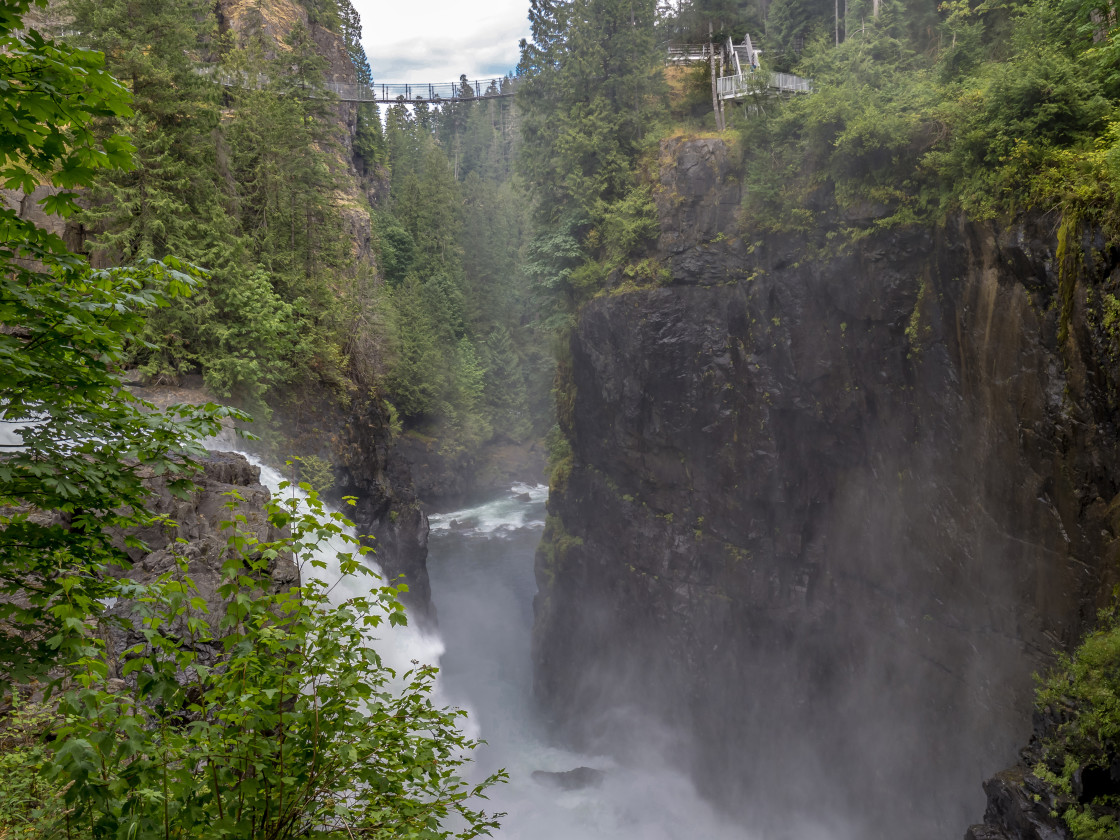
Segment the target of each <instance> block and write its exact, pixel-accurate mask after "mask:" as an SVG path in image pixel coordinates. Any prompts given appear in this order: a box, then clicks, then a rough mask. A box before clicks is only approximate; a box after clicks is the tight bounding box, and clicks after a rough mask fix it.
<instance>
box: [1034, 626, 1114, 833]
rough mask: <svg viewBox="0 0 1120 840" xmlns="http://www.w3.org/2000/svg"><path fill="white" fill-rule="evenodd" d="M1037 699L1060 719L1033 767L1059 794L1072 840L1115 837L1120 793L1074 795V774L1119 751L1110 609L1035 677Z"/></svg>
mask: <svg viewBox="0 0 1120 840" xmlns="http://www.w3.org/2000/svg"><path fill="white" fill-rule="evenodd" d="M1036 703H1037V705H1038V707H1039V708H1045V709H1048V710H1049V713H1051V714H1055V715H1057V716H1058V719H1059V720H1060V721H1061V722H1060V724H1059V726H1058V727H1057V728H1056V730H1055V731H1054V733H1053V734H1052V736H1051V737H1050V738H1048V739H1047V740H1046V741H1045V742H1044V743H1043V745H1042V746H1043V760H1042V762H1041V763H1040V764H1039V765H1038V766H1037V767H1035V768H1034V772H1035V774H1036V775H1037V776H1039V777H1040V778H1042V779H1044V780H1045V781H1047V782H1048V783H1049V784H1050V785H1052V786H1053V787H1054V789H1055V790H1056V792H1057V793H1058V795H1059V797H1060V799H1059V803H1060V804H1059V807H1060V808H1061V809H1062V812H1063V817H1064V819H1065V821H1066V824H1067V825H1068V826H1069V827H1070V831H1071V832H1072V833H1073V836H1074V837H1075V838H1077V840H1101V838H1113V837H1116V836H1117V817H1118V816H1120V797H1116V796H1112V795H1104V796H1097V797H1094V798H1093V799H1092V800H1090V801H1079V800H1078V799H1077V798H1075V797H1074V795H1073V794H1074V787H1073V784H1074V778H1075V776H1078V777H1079V775H1080V773H1081V772H1082V771H1083V770H1085V769H1086V768H1105V769H1106V770H1107V768H1108V767H1110V766H1112V763H1113V762H1114V761H1115V760H1116V757H1117V756H1118V755H1120V624H1118V623H1117V616H1116V614H1115V612H1110V613H1102V615H1101V629H1099V630H1097V631H1095V632H1093V633H1091V634H1089V636H1087V637H1086V638H1085V640H1084V641H1083V642H1082V643H1081V645H1080V646H1079V647H1078V648H1077V650H1076V651H1075V652H1074V654H1073V655H1072V656H1070V655H1066V654H1061V655H1059V657H1058V662H1057V665H1056V666H1055V667H1054V669H1053V670H1052V671H1051V672H1050V673H1049V674H1048V675H1047V676H1046V677H1045V678H1043V679H1040V680H1039V686H1038V691H1037V698H1036Z"/></svg>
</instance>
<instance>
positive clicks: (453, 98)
mask: <svg viewBox="0 0 1120 840" xmlns="http://www.w3.org/2000/svg"><path fill="white" fill-rule="evenodd" d="M199 72H200V74H201V75H205V76H209V77H211V78H213V79H214V81H216V82H217V83H218V84H220V85H221V86H222V87H227V88H248V89H252V90H261V89H263V88H265V87H267V86H268V83H269V80H268V78H267V77H266V76H264V75H262V74H259V73H238V72H216V71H215V70H213V69H211V68H202V69H200V71H199ZM308 91H309V92H310V94H311V95H312V97H314V96H315V94H316V93H317V92H320V91H321V92H322V93H321V94H320V95H321V96H323V97H324V98H328V97H329V98H337V99H338V100H339V101H341V102H353V103H362V102H377V103H382V104H387V105H395V104H397V103H398V102H404V103H405V104H408V105H415V104H417V103H418V102H427V103H431V104H437V103H438V104H446V103H448V102H468V101H473V100H475V99H494V98H502V97H510V96H513V93H514V81H513V79H511V78H509V77H505V76H502V77H498V78H495V79H474V80H473V81H472V80H469V79H466V78H461V79H460V80H459V81H458V82H444V83H428V82H411V83H394V82H386V83H383V84H369V85H363V84H349V83H346V82H324V83H323V84H321V85H317V86H315V87H314V88H308Z"/></svg>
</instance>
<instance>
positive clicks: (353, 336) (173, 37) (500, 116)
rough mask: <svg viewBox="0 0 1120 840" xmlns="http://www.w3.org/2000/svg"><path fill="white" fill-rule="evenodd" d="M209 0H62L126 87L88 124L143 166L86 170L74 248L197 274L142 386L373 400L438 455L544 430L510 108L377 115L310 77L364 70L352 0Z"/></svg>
mask: <svg viewBox="0 0 1120 840" xmlns="http://www.w3.org/2000/svg"><path fill="white" fill-rule="evenodd" d="M219 6H220V7H221V8H219V9H218V10H217V12H216V11H215V8H214V7H213V4H209V5H207V4H200V3H193V2H192V3H182V4H172V5H168V4H163V3H155V2H141V3H124V2H108V3H102V2H92V0H66V2H65V9H66V10H67V12H68V14H70V15H71V16H72V19H73V27H74V28H75V29H77V30H78V32H80V33H81V35H79V36H75V37H77V38H79V39H80V41H81V42H82V43H83V44H84V45H86V46H88V47H90V48H93V49H97V50H101V51H103V52H104V53H105V55H106V63H107V67H108V69H109V70H110V72H112V73H114V74H115V75H117V76H118V77H119V78H121V79H122V80H124V81H125V82H126V83H127V84H128V86H129V87H130V88H131V90H132V91H133V94H134V97H135V100H134V111H133V113H131V114H130V115H127V116H123V115H117V116H115V117H112V118H110V119H107V120H105V121H104V123H105V125H104V128H105V130H111V131H114V132H117V133H119V134H121V135H122V136H125V137H127V138H128V139H129V140H130V142H132V143H133V145H134V146H135V147H136V149H137V166H136V167H135V168H134V169H133V170H131V171H129V172H126V173H121V172H114V173H104V174H100V175H98V177H97V178H96V179H95V181H94V184H93V188H92V190H91V192H90V200H89V201H88V202H87V203H86V206H85V207H84V208H83V210H82V212H81V213H80V214H79V215H78V217H77V220H78V221H79V222H80V223H81V225H82V234H83V236H84V238H85V243H86V248H87V250H88V251H89V252H90V253H91V254H92V255H93V257H94V259H95V260H97V261H102V262H111V263H120V264H133V263H135V262H137V261H139V260H144V259H149V258H157V259H158V258H161V257H162V256H164V255H165V254H169V253H190V254H191V255H192V258H193V259H194V260H195V261H196V262H197V263H198V264H199V265H201V266H203V267H205V269H206V270H207V277H206V278H205V279H204V280H203V281H202V282H201V283H200V285H199V289H198V292H197V293H196V294H195V295H194V296H193V297H192V298H191V299H190V300H189V301H186V302H183V303H180V304H179V305H176V306H174V307H169V308H167V309H165V310H162V311H160V312H159V313H157V314H156V315H155V316H153V317H152V318H151V319H150V320H149V322H148V326H147V329H146V333H145V339H146V343H145V344H136V345H133V346H132V348H131V359H130V361H131V363H132V364H135V365H137V366H139V368H140V370H141V371H142V372H143V373H144V374H145V375H146V376H147V377H148V379H149V380H150V381H154V382H157V383H159V382H168V383H177V382H180V381H182V380H183V378H184V377H186V376H190V375H192V374H200V375H201V376H202V378H203V380H204V382H205V384H206V386H207V388H208V389H209V390H210V391H211V392H212V393H214V394H215V395H217V396H220V397H222V398H227V399H232V400H233V401H235V402H236V403H237V404H238V405H241V406H242V407H244V408H246V409H248V410H251V411H252V412H253V413H254V414H257V415H258V416H263V417H267V416H268V414H269V411H270V408H274V407H283V406H290V405H291V404H293V403H298V402H300V401H302V400H305V399H306V395H307V394H308V393H309V392H310V393H312V394H315V395H316V397H315V398H314V399H316V400H318V401H324V402H334V403H336V404H342V405H345V404H346V403H348V402H349V401H350V400H351V399H353V398H354V397H360V398H366V397H367V396H369V395H373V397H374V398H375V399H378V400H384V401H387V402H388V403H390V404H391V405H392V406H393V408H392V411H394V412H395V414H396V416H397V417H399V418H400V420H401V421H402V424H403V428H404V430H405V431H408V430H410V429H416V430H418V431H419V432H422V433H423V434H424V435H425V436H434V437H436V438H437V439H438V440H439V441H440V447H441V449H442V450H443V452H444V453H445V454H456V453H462V452H465V451H469V450H474V449H477V447H478V445H479V444H481V443H483V442H486V441H488V440H490V439H493V438H502V439H507V440H514V441H524V440H526V439H528V438H529V437H530V436H531V435H533V434H534V433H536V434H540V433H541V430H542V429H543V428H545V427H546V421H545V420H544V418H545V417H546V416H547V413H548V405H547V399H546V388H547V386H543V387H542V386H541V385H540V384H539V383H540V382H541V381H542V380H543V381H544V382H547V380H548V377H549V365H548V359H547V353H546V352H544V351H543V348H542V347H541V345H542V343H543V342H542V341H541V340H540V337H539V336H538V335H537V334H536V333H535V332H534V330H533V327H532V321H533V318H532V317H531V312H532V308H533V307H532V302H531V300H529V299H528V298H527V296H526V295H525V293H524V291H523V289H524V284H521V283H519V282H518V280H519V278H520V272H519V271H518V269H517V264H516V260H515V255H516V254H517V252H518V250H519V248H520V247H521V245H522V241H521V225H520V224H519V219H520V216H521V215H522V214H521V207H522V205H523V203H524V196H523V192H522V191H521V190H520V189H518V188H517V186H516V185H514V184H513V183H512V182H511V172H510V169H511V167H510V164H509V161H510V160H511V155H512V150H513V146H514V140H515V136H516V133H515V130H514V129H515V127H516V122H515V118H514V115H513V113H512V107H511V106H510V104H509V103H508V102H507V101H505V100H500V99H492V100H490V101H489V102H487V103H485V104H484V105H483V106H482V107H476V106H472V105H470V104H448V105H447V106H444V107H442V108H436V109H428V108H426V107H421V108H418V109H416V110H412V109H410V108H406V107H405V106H404V105H403V104H402V105H401V106H398V107H393V108H391V109H390V111H389V114H388V115H387V119H386V126H385V128H384V129H383V127H382V120H381V114H380V112H379V109H378V108H377V106H375V105H371V104H362V105H349V104H340V103H339V101H338V99H337V97H335V96H334V95H333V94H331V93H329V92H328V91H327V88H326V80H327V79H328V78H330V79H332V80H337V79H342V80H345V81H348V80H350V79H358V80H360V81H364V82H369V81H371V78H370V71H369V64H368V61H367V60H366V57H365V54H364V52H363V50H362V48H361V43H360V36H361V24H360V21H359V20H358V18H357V15H356V13H355V11H354V9H353V7H352V6H351V5H350V3H349V2H345V0H341V2H336V0H330V2H310V1H309V2H308V3H306V4H304V7H303V8H300V7H291V8H289V9H288V12H286V13H285V12H282V11H281V10H280V8H279V7H277V8H275V9H274V8H272V7H270V6H267V5H261V6H256V7H253V8H234V7H229V8H226V7H225V5H223V4H219ZM219 13H220V14H219ZM289 18H290V19H289ZM336 48H337V49H336ZM332 50H335V52H332ZM327 55H333V56H334V57H333V58H332V59H331V60H329V61H328V59H327V58H325V57H324V56H327ZM219 82H223V84H219ZM297 395H300V396H297Z"/></svg>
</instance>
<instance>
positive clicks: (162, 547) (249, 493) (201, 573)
mask: <svg viewBox="0 0 1120 840" xmlns="http://www.w3.org/2000/svg"><path fill="white" fill-rule="evenodd" d="M200 463H201V467H202V470H201V472H200V473H199V475H198V476H197V477H196V478H195V483H196V484H197V487H198V489H197V490H195V491H194V492H192V493H191V494H190V495H189V496H188V497H187V498H185V499H181V498H177V497H175V496H173V495H171V493H170V492H168V490H167V484H166V480H165V479H163V478H158V477H149V478H146V479H145V484H146V485H147V486H148V487H149V488H150V489H151V491H152V497H151V504H150V506H149V509H150V510H151V511H152V512H153V513H156V514H164V515H166V516H168V517H170V519H171V520H172V521H174V522H175V523H176V527H175V528H164V527H151V528H147V529H144V530H143V531H139V532H137V533H135V534H134V536H136V537H138V538H139V539H140V540H142V541H143V542H144V544H145V545H146V546H147V550H141V549H138V548H129V549H127V552H128V555H129V558H130V559H131V560H132V563H133V566H132V568H131V569H130V570H129V571H128V576H129V577H130V578H132V579H133V580H135V581H137V582H138V583H151V582H152V581H155V580H156V579H157V578H159V577H160V576H161V575H164V574H167V573H174V572H176V570H177V568H178V559H179V558H180V557H181V558H184V559H185V560H186V561H187V574H188V575H189V576H190V578H191V580H192V581H194V584H195V586H196V587H197V592H198V596H199V597H200V598H202V599H203V600H204V601H205V602H206V604H207V607H208V610H209V617H210V619H211V620H213V621H215V622H217V621H218V620H219V619H220V618H221V617H222V616H223V615H224V613H225V604H224V603H223V601H222V598H221V596H220V595H219V594H218V587H219V586H220V585H221V581H222V564H223V563H224V562H225V561H226V559H227V556H228V550H227V540H228V537H229V534H228V532H226V531H225V530H223V529H222V528H221V527H220V524H221V523H222V522H226V521H229V520H231V519H232V518H233V517H238V516H240V517H243V520H242V524H241V527H242V528H243V529H244V530H246V531H247V532H248V533H250V534H252V535H253V536H255V537H256V538H257V539H259V540H262V541H272V540H275V539H278V538H279V537H280V533H279V532H278V531H277V530H276V528H274V527H273V526H272V525H271V524H270V523H269V521H268V519H267V518H266V516H265V513H264V504H265V502H266V501H268V498H269V492H268V489H267V488H266V487H264V485H262V484H261V483H260V477H261V471H260V468H259V467H255V466H253V465H252V464H250V463H249V462H248V461H247V460H246V459H245V457H244V456H243V455H240V454H237V453H234V452H212V453H210V454H209V455H208V456H207V457H206V458H204V459H202V460H201V462H200ZM234 492H236V493H237V494H238V496H239V497H240V499H239V500H238V501H237V502H236V503H234V504H233V508H232V509H230V508H229V505H230V504H231V502H232V499H231V496H230V493H234ZM180 540H181V541H182V542H178V541H180ZM172 546H174V551H172V550H171V548H172ZM270 566H271V568H270V575H271V581H270V582H269V585H270V586H271V587H273V588H275V589H276V590H278V591H279V590H284V589H287V588H289V587H292V586H298V585H299V569H298V568H296V565H295V563H294V562H293V561H292V559H291V558H290V557H280V558H277V559H276V560H275V561H273V562H272V563H271V564H270ZM131 609H132V607H131V605H130V604H128V603H127V602H120V603H118V604H116V605H115V606H114V607H113V611H116V612H119V613H122V614H126V613H128V612H129V611H130V610H131ZM215 629H217V625H216V624H215ZM113 632H114V633H115V636H114V637H113V638H112V639H111V640H110V648H111V650H112V651H113V652H114V654H118V653H120V652H121V651H123V650H124V649H125V648H127V647H129V646H131V645H134V644H137V643H139V642H141V641H143V636H142V635H141V634H140V633H139V632H136V631H124V630H121V629H119V628H118V629H116V630H114V631H113ZM215 644H216V646H218V647H220V643H215ZM208 653H212V654H215V655H216V654H217V653H218V650H217V649H216V648H215V649H214V650H213V651H205V650H204V651H200V654H201V655H202V657H203V661H204V662H205V661H207V655H208Z"/></svg>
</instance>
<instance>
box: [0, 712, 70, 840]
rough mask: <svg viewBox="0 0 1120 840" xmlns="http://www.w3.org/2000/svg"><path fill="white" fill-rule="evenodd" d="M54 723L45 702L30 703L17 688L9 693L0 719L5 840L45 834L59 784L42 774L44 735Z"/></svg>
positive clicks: (0, 830)
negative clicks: (7, 701)
mask: <svg viewBox="0 0 1120 840" xmlns="http://www.w3.org/2000/svg"><path fill="white" fill-rule="evenodd" d="M56 723H57V715H56V714H55V712H54V711H53V710H52V709H51V708H50V707H49V706H45V705H38V704H35V703H30V702H28V701H27V700H25V699H23V697H22V696H21V695H20V694H19V693H18V692H17V693H15V694H13V695H12V697H11V708H10V709H9V710H8V711H7V714H6V715H5V716H4V718H3V721H2V723H0V837H4V838H5V840H36V838H45V837H48V836H49V834H48V833H47V827H48V824H49V821H50V816H51V814H52V813H56V809H57V805H58V797H59V793H60V787H59V786H58V785H57V784H52V783H51V782H48V781H47V780H46V779H45V778H44V776H43V768H44V767H45V765H46V764H47V762H48V761H49V760H50V750H49V749H48V748H47V746H46V744H45V743H44V738H45V736H46V734H47V733H48V732H49V731H50V730H51V729H52V728H53V726H54V725H55V724H56Z"/></svg>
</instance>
